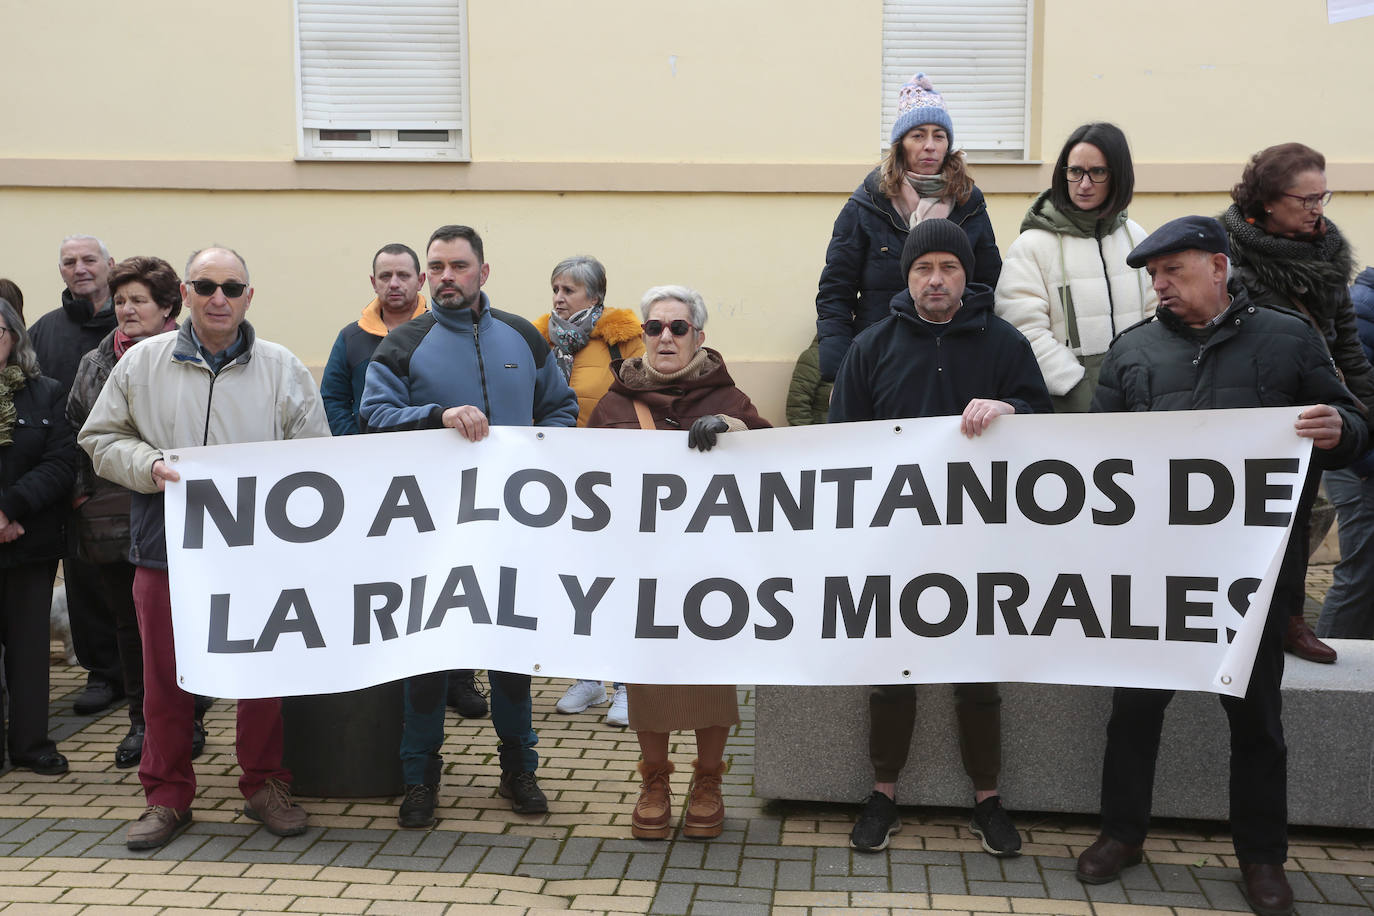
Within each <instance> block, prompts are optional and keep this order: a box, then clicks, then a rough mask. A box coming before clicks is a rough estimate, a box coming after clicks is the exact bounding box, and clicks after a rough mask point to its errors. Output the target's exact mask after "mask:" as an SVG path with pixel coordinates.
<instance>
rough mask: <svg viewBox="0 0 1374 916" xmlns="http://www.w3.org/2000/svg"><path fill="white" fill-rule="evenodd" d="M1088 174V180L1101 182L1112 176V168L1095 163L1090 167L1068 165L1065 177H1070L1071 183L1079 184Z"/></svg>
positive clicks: (1096, 182)
mask: <svg viewBox="0 0 1374 916" xmlns="http://www.w3.org/2000/svg"><path fill="white" fill-rule="evenodd" d="M1084 175H1087V176H1088V180H1089V181H1091V182H1092V183H1093V184H1101V183H1102V182H1104V181H1106V180H1107V179H1108V178H1111V177H1112V170H1111V169H1109V168H1107V167H1106V166H1105V165H1095V166H1093V167H1092V168H1090V169H1084V168H1079V167H1078V166H1076V165H1070V166H1066V167H1065V169H1064V177H1066V178H1068V179H1069V184H1078V183H1079V182H1080V181H1082V180H1083V176H1084Z"/></svg>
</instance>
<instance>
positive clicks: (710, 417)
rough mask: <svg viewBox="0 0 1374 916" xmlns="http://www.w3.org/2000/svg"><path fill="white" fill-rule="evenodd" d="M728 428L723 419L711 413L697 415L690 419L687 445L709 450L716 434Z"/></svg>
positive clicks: (704, 450) (713, 443) (700, 449)
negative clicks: (690, 426)
mask: <svg viewBox="0 0 1374 916" xmlns="http://www.w3.org/2000/svg"><path fill="white" fill-rule="evenodd" d="M729 428H730V427H729V426H728V425H727V424H726V422H725V421H724V420H722V419H721V418H720V417H718V416H716V415H715V414H713V413H712V414H707V415H706V416H704V417H697V418H696V419H695V420H694V421H692V428H691V429H689V430H687V447H688V448H694V449H697V450H699V451H703V452H709V451H710V450H711V449H712V448H714V447H715V444H716V436H718V435H719V434H721V433H723V432H725V431H726V430H727V429H729Z"/></svg>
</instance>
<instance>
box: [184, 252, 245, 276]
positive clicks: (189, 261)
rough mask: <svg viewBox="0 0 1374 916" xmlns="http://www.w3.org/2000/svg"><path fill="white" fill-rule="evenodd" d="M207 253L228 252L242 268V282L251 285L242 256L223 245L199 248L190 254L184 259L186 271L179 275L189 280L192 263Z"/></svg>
mask: <svg viewBox="0 0 1374 916" xmlns="http://www.w3.org/2000/svg"><path fill="white" fill-rule="evenodd" d="M207 251H227V252H229V253H230V254H232V255H233V256H234V257H236V258H238V259H239V264H240V265H242V267H243V282H244V283H249V284H251V283H252V282H253V279H252V277H250V276H248V262H247V261H245V260H244V259H243V255H241V254H239V253H238V252H237V251H235V250H234V249H232V248H228V247H226V246H224V245H206V246H205V247H204V248H199V249H197V250H195V251H193V252H191V256H190V257H189V258H187V259H186V270H185V271H183V272H182V274H181V275H182V276H183V277H187V278H188V279H189V277H190V274H191V265H192V264H194V263H196V258H198V257H200V256H201V255H203V254H205V252H207Z"/></svg>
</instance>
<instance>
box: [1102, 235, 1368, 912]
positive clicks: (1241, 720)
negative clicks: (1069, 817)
mask: <svg viewBox="0 0 1374 916" xmlns="http://www.w3.org/2000/svg"><path fill="white" fill-rule="evenodd" d="M1229 253H1230V248H1229V245H1228V242H1227V237H1226V233H1225V231H1224V230H1223V229H1222V228H1221V226H1220V224H1218V223H1217V221H1216V220H1214V219H1209V218H1207V217H1202V216H1185V217H1181V218H1179V219H1176V220H1173V221H1172V222H1169V223H1166V224H1165V225H1163V226H1161V227H1160V228H1159V229H1158V230H1156V231H1155V232H1154V233H1153V234H1152V235H1151V236H1150V237H1149V238H1147V239H1145V241H1143V242H1141V243H1140V245H1139V246H1138V247H1137V248H1136V249H1135V250H1134V251H1132V252H1131V254H1130V255H1129V256H1128V257H1127V259H1126V263H1127V264H1129V265H1130V266H1131V267H1135V268H1139V267H1145V268H1146V269H1147V270H1148V271H1149V274H1150V277H1151V278H1152V279H1153V282H1154V288H1155V292H1157V293H1158V294H1159V311H1158V312H1157V313H1156V315H1155V316H1154V317H1153V318H1148V319H1146V320H1145V321H1143V322H1141V323H1140V324H1137V325H1135V326H1134V327H1132V328H1129V329H1128V330H1126V331H1125V332H1123V333H1122V334H1121V335H1120V336H1119V337H1118V338H1117V339H1116V341H1115V342H1114V343H1113V344H1112V347H1111V350H1110V351H1109V352H1108V354H1107V358H1106V361H1105V362H1104V364H1103V366H1102V375H1101V378H1100V379H1099V381H1098V388H1097V393H1096V395H1095V396H1094V398H1093V410H1096V411H1140V410H1198V409H1206V408H1237V407H1278V406H1286V405H1293V406H1297V405H1315V406H1308V407H1306V409H1304V410H1303V411H1301V413H1299V414H1298V415H1297V420H1296V422H1295V424H1294V428H1295V430H1296V432H1297V434H1298V435H1299V436H1302V437H1304V438H1308V439H1311V440H1312V444H1313V445H1314V446H1315V447H1316V448H1317V449H1318V452H1317V453H1316V454H1315V455H1314V460H1315V461H1317V462H1318V463H1319V464H1320V465H1321V466H1322V467H1328V468H1329V467H1340V466H1342V465H1344V464H1346V463H1348V462H1349V461H1350V460H1352V459H1353V458H1354V457H1355V456H1356V455H1358V454H1359V453H1360V452H1361V451H1362V450H1363V448H1364V445H1365V442H1366V441H1367V439H1368V435H1369V433H1368V428H1367V426H1366V423H1365V421H1364V419H1363V418H1362V416H1361V411H1360V406H1359V403H1358V402H1357V401H1356V400H1355V398H1354V396H1353V395H1352V394H1351V393H1350V392H1349V390H1348V389H1346V388H1345V386H1344V385H1343V384H1342V383H1341V381H1340V379H1339V378H1338V377H1337V375H1336V372H1335V368H1334V366H1333V365H1332V362H1331V357H1330V355H1329V354H1328V353H1327V351H1326V348H1325V346H1324V344H1323V342H1322V340H1321V339H1320V338H1319V337H1318V336H1317V334H1316V332H1315V331H1314V330H1313V329H1312V328H1311V327H1310V326H1309V325H1308V324H1307V322H1305V321H1304V320H1303V319H1302V318H1300V317H1299V316H1298V315H1297V314H1296V313H1292V314H1286V313H1284V312H1282V311H1279V310H1274V309H1267V308H1257V307H1256V306H1255V305H1253V304H1252V303H1251V302H1250V300H1249V298H1248V297H1247V295H1246V294H1245V292H1244V290H1243V289H1241V288H1240V287H1234V288H1233V292H1232V293H1231V294H1229V295H1228V291H1227V275H1228V272H1229V271H1228V268H1229ZM1155 319H1158V320H1155ZM1305 536H1306V533H1305V532H1303V531H1294V532H1292V533H1291V534H1290V537H1305ZM1217 548H1218V549H1219V550H1224V549H1225V545H1221V544H1219V545H1217ZM1262 611H1263V612H1264V613H1265V614H1266V615H1267V616H1266V623H1265V629H1264V634H1263V637H1262V639H1261V641H1260V644H1259V648H1258V650H1257V652H1256V655H1255V662H1254V668H1253V670H1252V673H1251V676H1250V683H1249V687H1248V689H1247V690H1246V693H1245V696H1244V697H1243V698H1237V697H1230V696H1223V697H1222V698H1221V703H1222V706H1223V707H1224V708H1225V710H1226V715H1227V718H1228V720H1229V722H1230V727H1231V829H1232V839H1233V843H1234V846H1235V850H1236V858H1237V859H1238V860H1239V862H1240V869H1241V874H1242V878H1243V882H1244V885H1243V886H1244V890H1245V894H1246V897H1247V899H1248V900H1249V902H1250V906H1251V908H1252V909H1253V910H1254V911H1255V912H1256V913H1259V914H1262V916H1272V914H1287V913H1291V912H1292V909H1293V891H1292V888H1291V887H1290V886H1289V884H1288V879H1287V878H1286V877H1285V876H1284V873H1283V863H1284V861H1285V860H1286V859H1287V857H1288V835H1287V834H1288V827H1287V820H1288V816H1287V782H1288V774H1287V749H1286V747H1285V746H1284V740H1283V722H1282V720H1281V718H1280V706H1281V702H1282V698H1281V695H1280V691H1279V687H1280V683H1281V681H1282V679H1283V630H1284V626H1285V624H1286V622H1287V621H1286V619H1284V617H1283V614H1282V613H1280V614H1279V615H1278V616H1276V615H1275V614H1273V613H1271V612H1270V608H1263V609H1262ZM1172 698H1173V691H1170V690H1145V689H1140V688H1124V687H1119V688H1117V689H1116V691H1115V693H1114V694H1113V697H1112V716H1111V720H1110V722H1109V723H1108V725H1107V751H1106V755H1105V757H1104V759H1103V761H1102V831H1101V833H1100V835H1099V836H1098V838H1097V841H1096V842H1094V843H1093V844H1092V846H1090V847H1089V848H1088V849H1087V850H1085V851H1084V852H1083V854H1082V855H1080V856H1079V858H1078V879H1079V880H1080V881H1083V882H1085V883H1087V884H1103V883H1106V882H1108V881H1112V880H1114V879H1116V878H1117V877H1118V876H1119V875H1120V873H1121V870H1122V869H1123V868H1125V867H1127V866H1130V865H1134V864H1136V863H1138V862H1140V861H1141V859H1142V847H1143V844H1144V841H1145V835H1146V831H1147V829H1148V827H1149V821H1150V806H1151V797H1152V791H1153V787H1154V775H1155V760H1156V758H1157V756H1158V753H1159V739H1160V732H1161V730H1162V728H1163V725H1164V710H1165V708H1166V707H1167V706H1168V705H1169V701H1170V700H1171V699H1172Z"/></svg>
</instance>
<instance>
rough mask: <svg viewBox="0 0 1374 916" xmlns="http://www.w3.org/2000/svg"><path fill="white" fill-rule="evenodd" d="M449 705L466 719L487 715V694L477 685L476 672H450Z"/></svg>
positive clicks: (481, 717) (480, 717) (482, 717)
mask: <svg viewBox="0 0 1374 916" xmlns="http://www.w3.org/2000/svg"><path fill="white" fill-rule="evenodd" d="M448 705H449V708H450V709H452V710H454V711H455V712H457V713H458V715H460V716H462V717H463V718H464V719H485V718H486V717H487V695H486V694H485V693H483V692H482V688H481V687H478V686H477V675H476V673H475V672H472V671H465V672H463V673H461V674H460V673H458V672H456V671H450V672H449V673H448Z"/></svg>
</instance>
